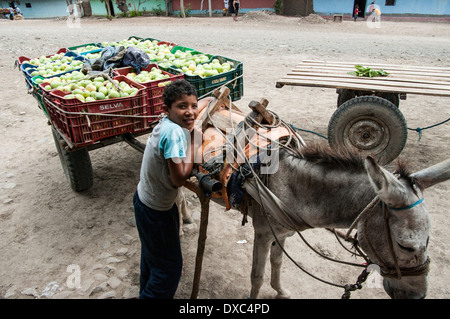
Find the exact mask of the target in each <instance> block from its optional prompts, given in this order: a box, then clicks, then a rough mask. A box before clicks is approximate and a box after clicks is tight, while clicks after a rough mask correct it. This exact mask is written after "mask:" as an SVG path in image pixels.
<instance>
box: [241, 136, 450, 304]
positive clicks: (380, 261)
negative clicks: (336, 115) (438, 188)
mask: <svg viewBox="0 0 450 319" xmlns="http://www.w3.org/2000/svg"><path fill="white" fill-rule="evenodd" d="M267 177H268V178H267V180H266V182H265V185H266V187H267V188H265V191H268V190H269V193H270V192H271V193H272V194H273V195H274V196H273V197H275V198H277V200H279V203H281V205H279V206H281V208H280V209H275V210H279V211H281V212H282V213H279V212H278V213H274V211H273V210H272V211H269V210H268V209H267V207H271V206H270V205H266V204H265V203H264V201H263V200H261V198H266V197H267V193H264V192H263V193H261V189H259V190H258V187H255V186H254V183H253V186H252V183H251V182H252V181H251V180H252V178H249V179H248V180H246V181H245V183H244V186H243V187H244V188H245V189H246V191H247V192H248V194H249V195H250V197H251V199H250V202H251V203H250V205H249V210H248V215H249V216H250V217H251V218H252V224H253V228H254V246H253V262H252V270H251V292H250V298H257V297H258V293H259V291H260V288H261V286H262V284H263V275H264V268H265V265H266V260H267V259H268V255H269V251H270V261H271V266H272V271H271V281H270V283H271V286H272V288H273V289H274V290H276V292H277V297H278V298H288V297H289V292H288V291H287V290H286V289H284V288H283V287H282V285H281V282H280V267H281V263H282V255H283V249H284V248H283V245H284V242H285V239H286V238H287V237H289V236H291V235H292V234H293V233H294V232H296V231H298V232H301V231H303V230H306V229H309V228H349V227H350V226H351V225H352V223H355V224H356V225H355V227H356V228H357V234H358V242H359V245H360V247H361V249H362V250H363V251H364V252H365V253H366V254H367V257H368V258H369V260H370V261H371V263H375V264H377V265H379V266H380V268H381V270H382V271H381V275H382V276H383V279H384V280H383V286H384V289H385V291H386V292H387V293H388V295H389V296H390V297H391V298H424V297H425V296H426V293H427V272H428V271H427V270H428V264H429V259H428V255H427V245H428V240H429V234H430V227H431V223H430V217H429V214H428V209H427V206H426V203H425V202H424V200H423V190H424V189H425V188H427V187H430V186H432V185H434V184H436V183H439V182H443V181H445V180H447V179H449V178H450V160H447V161H445V162H442V163H441V164H438V165H435V166H433V167H430V168H428V169H424V170H422V171H420V172H417V173H414V174H410V173H409V172H408V170H407V167H406V166H405V165H404V164H401V165H399V166H398V168H397V171H396V172H395V173H394V174H393V173H390V172H389V171H388V170H386V169H385V168H383V167H381V166H380V165H378V164H377V162H376V161H375V160H374V159H373V158H372V157H367V158H362V157H360V156H357V155H355V154H351V153H350V152H349V151H346V150H335V149H331V148H330V147H328V146H327V145H321V146H318V145H309V146H305V147H301V148H296V150H295V152H293V151H292V150H285V149H280V150H279V167H278V169H277V170H276V172H275V173H274V174H271V175H270V176H267ZM263 190H264V189H263ZM261 194H263V195H261ZM374 198H378V199H379V202H380V204H378V205H374V206H373V207H372V208H371V209H369V212H368V213H366V214H363V215H361V216H360V217H359V219H358V220H356V219H357V217H358V215H359V214H360V212H362V211H363V210H364V208H365V207H366V206H367V205H368V203H370V202H371V201H373V199H374ZM283 203H289V205H288V206H289V207H287V205H286V204H283ZM272 207H273V205H272ZM277 215H278V216H277ZM355 220H356V221H355Z"/></svg>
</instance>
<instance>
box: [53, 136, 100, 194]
mask: <svg viewBox="0 0 450 319" xmlns="http://www.w3.org/2000/svg"><path fill="white" fill-rule="evenodd" d="M52 134H53V139H54V141H55V145H56V149H57V150H58V155H59V159H60V161H61V166H62V168H63V171H64V175H65V176H66V178H67V181H68V182H69V184H70V187H71V188H72V189H73V190H74V191H75V192H82V191H85V190H88V189H89V188H91V187H92V185H93V184H94V174H93V170H92V164H91V158H90V157H89V152H88V150H87V149H85V148H82V149H79V150H76V151H71V152H68V151H66V149H65V148H64V147H63V146H62V145H61V143H60V141H61V140H62V138H61V137H60V135H59V134H58V132H56V131H55V129H53V128H52Z"/></svg>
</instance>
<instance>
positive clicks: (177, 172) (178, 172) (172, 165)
mask: <svg viewBox="0 0 450 319" xmlns="http://www.w3.org/2000/svg"><path fill="white" fill-rule="evenodd" d="M193 132H194V131H192V132H191V143H190V145H189V146H188V148H187V151H186V158H184V159H181V158H177V159H176V160H174V159H172V158H169V159H167V164H168V166H169V172H170V177H171V179H172V182H173V184H174V185H175V186H177V187H181V186H183V185H184V183H185V182H186V180H187V179H188V178H189V177H190V176H191V171H192V168H193V167H194V154H195V151H196V150H197V149H198V148H199V147H201V144H200V145H196V144H195V139H194V137H193V135H194V133H193ZM197 134H201V131H200V133H198V131H197Z"/></svg>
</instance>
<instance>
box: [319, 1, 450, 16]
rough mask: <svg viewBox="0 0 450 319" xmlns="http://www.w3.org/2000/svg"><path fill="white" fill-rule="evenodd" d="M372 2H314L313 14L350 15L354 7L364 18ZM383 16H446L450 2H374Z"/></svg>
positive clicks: (449, 10)
mask: <svg viewBox="0 0 450 319" xmlns="http://www.w3.org/2000/svg"><path fill="white" fill-rule="evenodd" d="M372 1H373V0H339V1H335V0H314V5H313V7H314V12H315V13H317V14H319V15H333V14H343V15H352V12H353V11H354V8H355V5H358V6H359V8H360V11H361V12H360V14H359V17H366V16H367V14H368V8H369V6H370V4H371V3H372ZM375 4H376V5H377V6H379V8H380V11H381V13H382V15H383V16H448V15H450V0H427V1H424V0H375Z"/></svg>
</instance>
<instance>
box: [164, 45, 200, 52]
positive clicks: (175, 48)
mask: <svg viewBox="0 0 450 319" xmlns="http://www.w3.org/2000/svg"><path fill="white" fill-rule="evenodd" d="M178 50H180V51H181V52H186V51H196V52H198V51H197V50H194V49H191V48H188V47H182V46H180V45H177V46H175V47H173V48H172V50H171V51H170V52H171V53H175V52H177V51H178ZM200 53H203V52H200Z"/></svg>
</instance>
